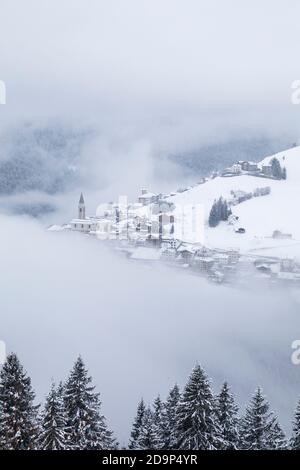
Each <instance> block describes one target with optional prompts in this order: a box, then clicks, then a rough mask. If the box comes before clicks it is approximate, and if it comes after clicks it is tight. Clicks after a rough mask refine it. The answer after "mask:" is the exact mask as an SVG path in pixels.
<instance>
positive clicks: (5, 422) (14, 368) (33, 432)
mask: <svg viewBox="0 0 300 470" xmlns="http://www.w3.org/2000/svg"><path fill="white" fill-rule="evenodd" d="M34 399H35V394H34V391H33V389H32V387H31V380H30V378H29V377H28V375H27V374H26V372H25V371H24V369H23V366H22V365H21V363H20V361H19V359H18V357H17V356H16V354H10V355H9V356H8V357H7V359H6V361H5V363H4V365H3V367H2V370H1V373H0V449H5V450H34V449H36V448H37V435H38V424H37V412H38V406H36V405H34V404H33V402H34Z"/></svg>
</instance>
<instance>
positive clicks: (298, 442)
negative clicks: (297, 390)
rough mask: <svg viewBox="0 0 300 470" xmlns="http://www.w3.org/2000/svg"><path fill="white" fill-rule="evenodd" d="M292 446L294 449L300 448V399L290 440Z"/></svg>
mask: <svg viewBox="0 0 300 470" xmlns="http://www.w3.org/2000/svg"><path fill="white" fill-rule="evenodd" d="M290 447H291V449H292V450H300V399H299V401H298V404H297V408H296V411H295V414H294V419H293V432H292V437H291V441H290Z"/></svg>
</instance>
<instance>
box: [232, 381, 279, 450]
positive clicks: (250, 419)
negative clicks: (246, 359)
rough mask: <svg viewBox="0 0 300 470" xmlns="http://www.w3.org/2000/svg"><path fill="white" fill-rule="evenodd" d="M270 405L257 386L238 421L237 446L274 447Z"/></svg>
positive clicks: (246, 447) (241, 447) (250, 447)
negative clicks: (238, 439) (238, 436)
mask: <svg viewBox="0 0 300 470" xmlns="http://www.w3.org/2000/svg"><path fill="white" fill-rule="evenodd" d="M269 408H270V405H269V403H268V401H267V400H266V398H265V396H264V395H263V394H262V391H261V388H260V387H258V389H257V390H256V392H255V394H254V395H253V396H252V398H251V400H250V403H249V405H248V407H247V408H246V413H245V415H244V417H243V418H242V419H241V421H240V430H239V435H240V441H239V447H240V449H243V450H269V449H272V448H274V442H273V441H274V433H273V432H274V416H273V413H272V412H270V411H269Z"/></svg>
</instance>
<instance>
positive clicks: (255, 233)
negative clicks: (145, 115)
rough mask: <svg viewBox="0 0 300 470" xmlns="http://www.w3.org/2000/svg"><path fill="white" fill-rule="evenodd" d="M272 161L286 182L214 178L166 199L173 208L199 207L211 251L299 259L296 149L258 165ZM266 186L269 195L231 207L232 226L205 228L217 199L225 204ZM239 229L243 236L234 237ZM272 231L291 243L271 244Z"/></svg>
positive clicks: (298, 164)
mask: <svg viewBox="0 0 300 470" xmlns="http://www.w3.org/2000/svg"><path fill="white" fill-rule="evenodd" d="M274 157H276V158H277V159H278V160H279V161H280V163H281V164H282V166H285V167H286V169H287V180H273V179H269V178H259V177H256V176H250V175H240V176H233V177H217V178H214V179H211V180H209V181H207V182H206V183H204V184H201V185H197V186H195V187H193V188H192V189H190V190H188V191H186V192H184V193H181V194H176V195H175V196H173V197H171V198H170V199H171V200H172V202H174V203H175V204H203V205H204V210H205V221H206V224H205V240H206V244H208V245H212V246H215V247H224V248H226V247H236V248H239V249H240V250H241V251H243V252H249V251H253V250H257V252H259V250H261V252H264V251H265V253H266V254H274V255H275V254H278V255H279V254H280V255H281V256H288V255H296V256H300V217H299V215H298V213H297V205H298V201H300V147H294V148H292V149H289V150H286V151H284V152H280V153H278V154H275V155H272V156H270V157H267V158H265V159H264V160H262V161H261V162H260V164H259V165H262V164H266V163H269V162H270V161H271V160H272V158H274ZM266 186H269V187H270V188H271V194H269V195H266V196H261V197H255V198H254V197H253V198H252V199H249V200H247V201H245V202H242V203H240V204H238V205H236V206H233V207H232V211H233V214H234V215H236V216H238V217H239V220H238V222H236V224H235V226H232V225H229V224H228V223H227V222H222V223H220V224H219V226H217V227H216V228H210V227H208V224H207V220H208V215H209V212H210V209H211V206H212V204H213V201H214V200H215V199H218V198H219V197H220V196H222V197H223V198H226V199H227V200H229V199H230V198H232V195H231V191H245V192H253V191H254V190H255V189H256V188H262V187H266ZM239 227H243V228H245V230H246V233H244V234H238V233H235V229H236V228H239ZM275 230H280V231H281V232H284V233H289V234H292V240H282V239H281V240H275V239H273V238H272V234H273V232H274V231H275Z"/></svg>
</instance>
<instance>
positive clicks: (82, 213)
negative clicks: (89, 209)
mask: <svg viewBox="0 0 300 470" xmlns="http://www.w3.org/2000/svg"><path fill="white" fill-rule="evenodd" d="M78 219H81V220H83V219H85V203H84V199H83V194H82V193H81V195H80V199H79V203H78Z"/></svg>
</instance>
